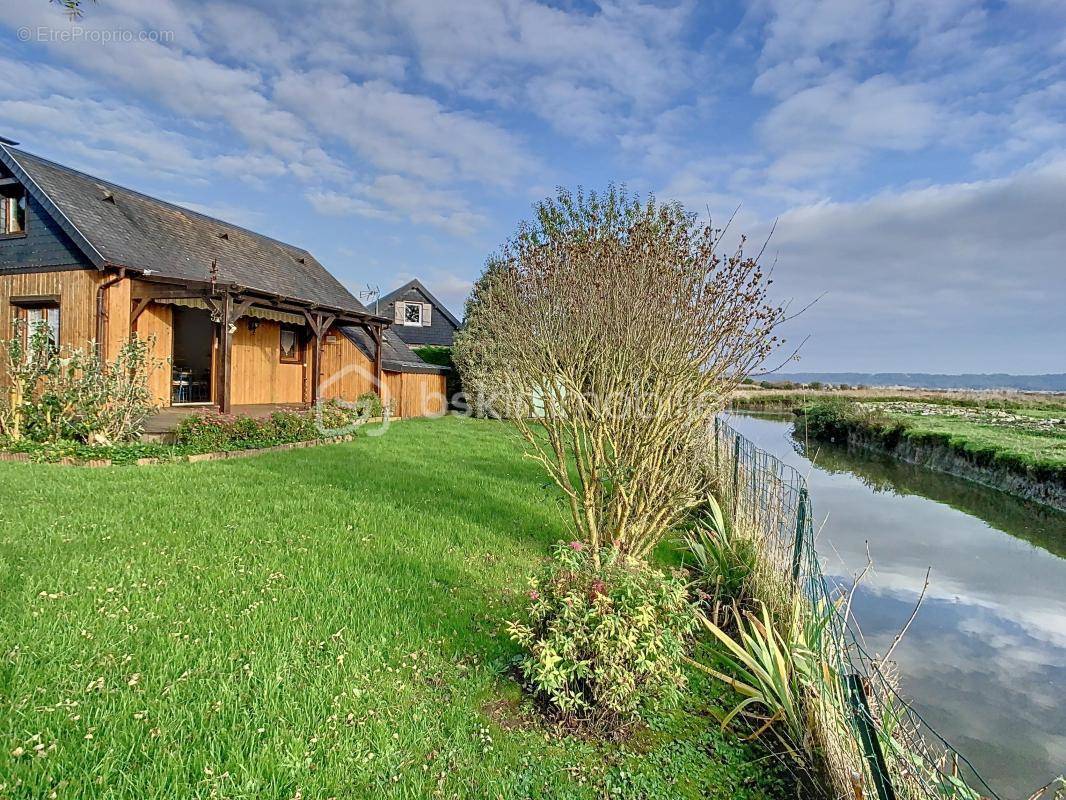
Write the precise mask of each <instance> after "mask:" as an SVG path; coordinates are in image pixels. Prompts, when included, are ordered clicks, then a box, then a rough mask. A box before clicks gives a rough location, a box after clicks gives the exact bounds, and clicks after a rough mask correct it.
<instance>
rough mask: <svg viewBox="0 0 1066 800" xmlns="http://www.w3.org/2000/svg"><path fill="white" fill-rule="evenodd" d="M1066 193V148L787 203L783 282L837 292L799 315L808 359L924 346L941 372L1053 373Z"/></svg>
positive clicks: (846, 358)
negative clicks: (908, 185) (1035, 161)
mask: <svg viewBox="0 0 1066 800" xmlns="http://www.w3.org/2000/svg"><path fill="white" fill-rule="evenodd" d="M1063 196H1066V159H1060V160H1056V161H1052V162H1049V163H1047V164H1044V165H1042V166H1040V167H1035V168H1031V169H1026V170H1023V171H1020V172H1018V173H1016V174H1014V175H1011V176H1009V177H1007V178H1002V179H995V180H986V181H978V182H973V183H961V184H947V185H939V186H931V187H928V188H924V189H914V190H909V191H893V192H885V193H882V194H880V195H878V196H876V197H874V198H872V199H869V200H866V201H862V202H853V203H833V202H824V203H819V204H815V205H808V206H803V207H799V208H795V209H793V210H791V211H789V212H787V213H785V214H783V215H782V216H781V217H780V220H779V221H778V225H777V231H776V234H775V236H774V239H773V241H772V244H771V251H772V252H776V253H779V254H780V264H779V266H778V269H777V272H776V274H775V277H776V278H777V284H778V291H779V292H780V293H781V296H786V297H796V298H798V299H799V300H808V299H811V298H813V297H815V296H817V295H819V294H821V293H822V292H827V293H828V294H827V296H826V297H825V298H824V299H823V300H821V301H820V302H819V303H818V304H817V305H816V306H815V307H814V308H813V309H811V310H810V311H808V312H807V313H806V314H804V315H802V316H801V317H800V318H799V319H798V320H796V321H795V322H794V323H793V324H792V325H791V326H790V328H791V333H792V334H793V336H798V335H802V334H805V333H806V332H811V333H812V334H813V338H812V340H811V342H810V343H809V346H808V347H807V348H806V357H807V359H808V360H810V362H811V363H810V364H808V365H806V366H804V369H818V368H819V366H818V365H819V363H821V364H823V365H824V364H826V363H829V362H830V361H835V363H837V364H840V363H850V364H852V365H853V368H854V369H860V370H868V371H892V370H898V371H907V370H908V369H911V368H912V367H911V366H910V365H909V364H908V363H907V357H906V356H905V355H904V354H907V353H909V354H910V357H911V358H913V357H914V355H915V354H916V353H922V354H923V359H925V363H924V366H923V369H926V370H928V371H939V372H1013V373H1025V372H1046V371H1048V368H1049V366H1050V365H1049V364H1048V362H1047V353H1051V352H1066V328H1064V327H1063V326H1062V324H1061V320H1062V308H1064V307H1066V279H1064V278H1066V262H1064V261H1063V253H1066V228H1064V227H1063V225H1062V224H1061V212H1060V210H1059V208H1060V205H1061V198H1062V197H1063ZM860 333H861V335H859V334H860ZM1038 341H1039V342H1040V346H1039V347H1038V348H1036V349H1034V348H1033V347H1032V345H1033V344H1034V343H1035V342H1038Z"/></svg>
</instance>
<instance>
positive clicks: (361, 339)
mask: <svg viewBox="0 0 1066 800" xmlns="http://www.w3.org/2000/svg"><path fill="white" fill-rule="evenodd" d="M340 331H341V333H343V334H344V335H345V336H346V337H348V339H350V340H351V342H352V343H353V344H354V345H355V346H356V347H358V348H359V349H360V350H362V351H363V354H364V355H365V356H366V357H367V358H369V359H370V360H371V361H373V360H374V339H373V338H372V337H371V336H370V334H369V333H367V331H366V330H365V329H363V328H359V327H355V326H345V327H343V328H341V329H340ZM381 366H382V369H387V370H389V371H390V372H427V373H432V374H435V375H441V374H444V373H445V372H449V369H448V368H447V367H441V366H437V365H436V364H427V363H426V362H425V361H423V360H422V359H421V358H419V356H418V354H417V353H416V352H415V351H414V350H412V349H411V348H410V347H408V346H407V344H406V343H405V342H404V341H403V340H402V339H400V337H398V336H397V335H396V333H395V331H393V330H392V329H391V328H386V329H385V330H384V331H382V334H381Z"/></svg>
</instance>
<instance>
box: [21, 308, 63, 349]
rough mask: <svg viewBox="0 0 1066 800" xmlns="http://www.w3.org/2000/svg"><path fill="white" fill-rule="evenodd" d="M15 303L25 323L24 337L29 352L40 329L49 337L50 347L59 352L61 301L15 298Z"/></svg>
mask: <svg viewBox="0 0 1066 800" xmlns="http://www.w3.org/2000/svg"><path fill="white" fill-rule="evenodd" d="M13 305H14V306H15V308H16V309H17V314H18V317H19V319H21V320H22V322H23V323H24V326H23V330H22V337H23V344H24V346H25V347H26V350H27V352H29V349H30V341H31V339H32V337H33V335H34V334H35V333H37V332H38V331H41V332H42V333H43V334H44V335H45V336H46V337H47V341H48V347H49V349H51V350H52V352H57V351H58V350H59V326H60V316H61V315H60V313H59V303H58V302H55V301H53V300H23V301H18V300H15V301H13Z"/></svg>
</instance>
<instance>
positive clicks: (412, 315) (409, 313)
mask: <svg viewBox="0 0 1066 800" xmlns="http://www.w3.org/2000/svg"><path fill="white" fill-rule="evenodd" d="M403 306H404V307H403V324H404V325H421V324H422V304H421V303H404V304H403Z"/></svg>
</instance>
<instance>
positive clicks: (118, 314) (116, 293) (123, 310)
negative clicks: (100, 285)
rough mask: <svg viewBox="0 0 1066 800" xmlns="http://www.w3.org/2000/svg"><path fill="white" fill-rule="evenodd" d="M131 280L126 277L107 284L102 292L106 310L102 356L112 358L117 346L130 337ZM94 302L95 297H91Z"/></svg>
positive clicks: (115, 354)
mask: <svg viewBox="0 0 1066 800" xmlns="http://www.w3.org/2000/svg"><path fill="white" fill-rule="evenodd" d="M132 285H133V281H131V280H129V279H128V278H126V279H124V280H121V281H119V282H118V283H116V284H114V285H112V286H109V287H108V288H107V289H106V290H105V293H104V303H105V308H106V310H107V326H106V330H105V333H104V357H105V358H106V359H107V360H108V361H112V360H114V358H115V356H117V355H118V351H119V348H121V347H122V345H123V343H124V342H126V341H127V340H128V339H129V337H130V314H131V312H132V310H133V308H132V301H131V299H130V290H131V287H132ZM93 302H95V298H94V299H93Z"/></svg>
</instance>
